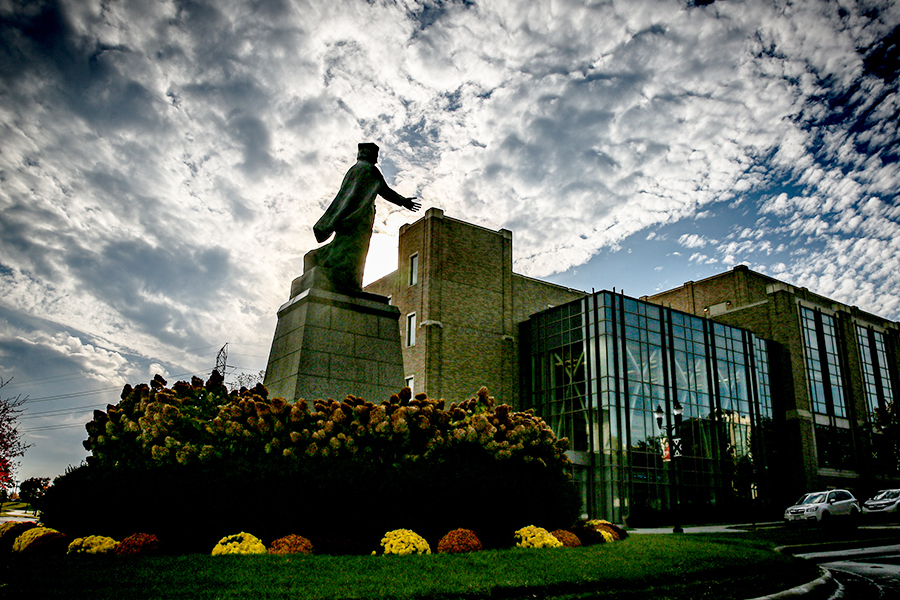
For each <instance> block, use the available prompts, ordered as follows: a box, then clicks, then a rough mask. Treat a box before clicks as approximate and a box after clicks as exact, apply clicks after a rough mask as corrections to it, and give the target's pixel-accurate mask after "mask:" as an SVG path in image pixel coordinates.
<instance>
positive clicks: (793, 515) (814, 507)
mask: <svg viewBox="0 0 900 600" xmlns="http://www.w3.org/2000/svg"><path fill="white" fill-rule="evenodd" d="M859 514H860V508H859V500H857V499H856V498H854V497H853V494H851V493H850V492H848V491H847V490H827V491H824V492H811V493H809V494H804V495H803V496H801V497H800V499H799V500H798V501H797V503H796V504H794V505H793V506H789V507H788V508H787V509H785V511H784V520H785V521H787V522H788V523H792V522H797V521H803V522H806V521H816V522H819V521H828V520H829V519H831V518H832V517H846V518H856V517H858V516H859Z"/></svg>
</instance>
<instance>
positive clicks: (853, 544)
mask: <svg viewBox="0 0 900 600" xmlns="http://www.w3.org/2000/svg"><path fill="white" fill-rule="evenodd" d="M897 543H900V537H890V538H873V539H871V540H851V541H846V542H822V543H819V544H796V545H791V546H778V547H777V548H775V552H780V553H782V554H789V555H791V556H793V555H795V554H808V553H811V552H828V551H830V550H849V549H852V548H858V547H860V546H891V545H894V544H897Z"/></svg>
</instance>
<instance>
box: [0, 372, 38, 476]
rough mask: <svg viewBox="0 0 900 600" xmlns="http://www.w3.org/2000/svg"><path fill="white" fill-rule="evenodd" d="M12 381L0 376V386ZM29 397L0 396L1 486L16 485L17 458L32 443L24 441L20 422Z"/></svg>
mask: <svg viewBox="0 0 900 600" xmlns="http://www.w3.org/2000/svg"><path fill="white" fill-rule="evenodd" d="M10 381H12V380H11V379H7V380H4V379H3V378H0V388H3V387H4V386H5V385H7V384H8V383H9V382H10ZM27 399H28V398H22V397H21V395H19V396H14V397H7V398H0V488H10V487H12V486H13V485H14V477H15V470H16V462H15V459H17V458H18V457H20V456H22V455H24V454H25V451H26V450H27V449H28V448H29V447H30V445H31V444H26V443H24V442H23V441H22V435H21V434H20V433H19V424H18V419H19V415H20V414H21V413H22V411H23V409H22V405H23V404H25V401H26V400H27Z"/></svg>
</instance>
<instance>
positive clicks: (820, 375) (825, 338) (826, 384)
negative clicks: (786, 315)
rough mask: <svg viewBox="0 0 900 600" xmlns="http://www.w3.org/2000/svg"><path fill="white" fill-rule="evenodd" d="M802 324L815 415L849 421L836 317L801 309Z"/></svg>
mask: <svg viewBox="0 0 900 600" xmlns="http://www.w3.org/2000/svg"><path fill="white" fill-rule="evenodd" d="M800 324H801V326H802V329H803V344H804V346H805V348H804V349H805V350H806V352H805V353H806V375H807V378H808V380H809V391H810V397H811V400H812V408H813V412H816V413H819V414H820V415H828V416H830V417H838V418H846V416H847V410H846V406H845V404H844V378H843V376H842V374H841V363H840V356H839V354H838V344H837V324H836V323H835V320H834V317H832V316H831V315H827V314H825V313H823V312H821V311H818V310H811V309H809V308H806V307H802V306H801V307H800Z"/></svg>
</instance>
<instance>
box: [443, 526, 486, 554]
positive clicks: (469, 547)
mask: <svg viewBox="0 0 900 600" xmlns="http://www.w3.org/2000/svg"><path fill="white" fill-rule="evenodd" d="M478 550H481V540H479V539H478V536H477V535H475V532H474V531H472V530H471V529H454V530H453V531H451V532H450V533H448V534H447V535H445V536H444V537H442V538H441V540H440V541H439V542H438V547H437V551H438V553H439V554H458V553H461V552H476V551H478Z"/></svg>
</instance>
